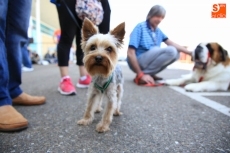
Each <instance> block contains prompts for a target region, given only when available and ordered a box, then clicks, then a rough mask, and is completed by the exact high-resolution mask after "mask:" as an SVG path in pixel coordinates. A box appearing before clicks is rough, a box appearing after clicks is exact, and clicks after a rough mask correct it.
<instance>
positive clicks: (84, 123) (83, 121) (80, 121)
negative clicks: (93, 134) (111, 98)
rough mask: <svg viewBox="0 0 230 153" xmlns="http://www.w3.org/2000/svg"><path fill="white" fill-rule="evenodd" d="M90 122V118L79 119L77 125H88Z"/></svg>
mask: <svg viewBox="0 0 230 153" xmlns="http://www.w3.org/2000/svg"><path fill="white" fill-rule="evenodd" d="M91 123H92V120H91V119H81V120H79V121H78V122H77V124H78V125H89V124H91Z"/></svg>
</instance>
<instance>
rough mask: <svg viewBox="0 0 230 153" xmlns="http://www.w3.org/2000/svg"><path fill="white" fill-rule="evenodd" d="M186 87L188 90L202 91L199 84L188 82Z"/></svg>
mask: <svg viewBox="0 0 230 153" xmlns="http://www.w3.org/2000/svg"><path fill="white" fill-rule="evenodd" d="M184 89H185V90H186V91H188V92H201V91H202V90H201V88H200V86H199V85H197V84H188V85H186V86H185V87H184Z"/></svg>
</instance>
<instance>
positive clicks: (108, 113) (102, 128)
mask: <svg viewBox="0 0 230 153" xmlns="http://www.w3.org/2000/svg"><path fill="white" fill-rule="evenodd" d="M114 104H115V102H113V101H111V100H109V101H108V102H107V106H106V110H105V112H104V114H103V116H102V120H101V121H100V123H98V124H97V127H96V130H97V132H106V131H109V125H110V123H111V122H112V119H113V112H114Z"/></svg>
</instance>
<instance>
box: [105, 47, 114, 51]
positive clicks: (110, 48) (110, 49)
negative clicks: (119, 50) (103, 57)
mask: <svg viewBox="0 0 230 153" xmlns="http://www.w3.org/2000/svg"><path fill="white" fill-rule="evenodd" d="M105 50H107V51H108V52H111V51H113V49H112V47H108V48H106V49H105Z"/></svg>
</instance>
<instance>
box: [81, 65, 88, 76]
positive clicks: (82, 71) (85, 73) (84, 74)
mask: <svg viewBox="0 0 230 153" xmlns="http://www.w3.org/2000/svg"><path fill="white" fill-rule="evenodd" d="M79 72H80V77H82V76H86V75H87V74H88V73H87V71H86V69H85V67H84V66H79Z"/></svg>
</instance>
